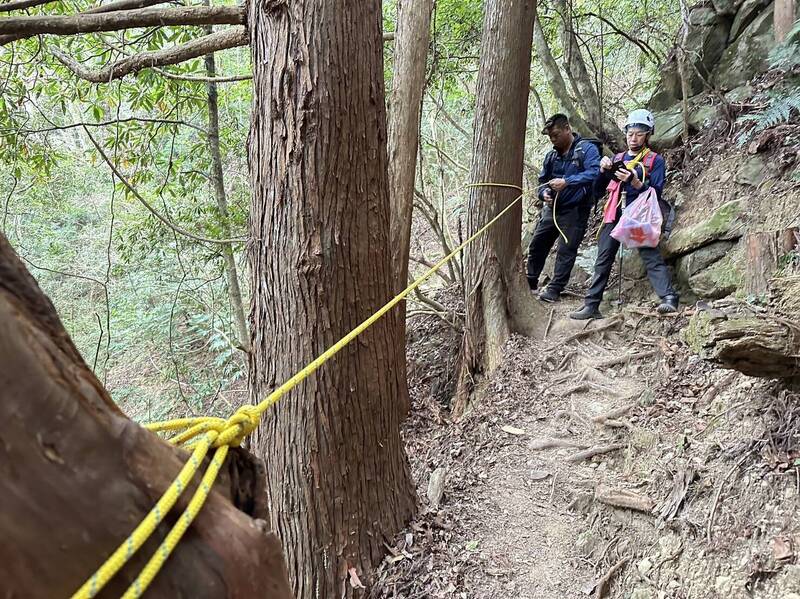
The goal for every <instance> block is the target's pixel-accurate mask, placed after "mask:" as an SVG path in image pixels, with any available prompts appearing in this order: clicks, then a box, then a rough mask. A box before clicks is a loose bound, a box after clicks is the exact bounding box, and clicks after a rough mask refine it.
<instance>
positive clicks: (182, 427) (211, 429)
mask: <svg viewBox="0 0 800 599" xmlns="http://www.w3.org/2000/svg"><path fill="white" fill-rule="evenodd" d="M467 187H503V188H510V189H516V190H518V191H519V192H520V194H519V195H518V196H517V197H516V199H514V201H513V202H511V203H510V204H508V206H506V207H505V208H503V210H501V211H500V212H499V213H498V214H497V215H496V216H495V217H494V218H492V219H491V220H490V221H489V222H488V223H486V224H485V225H484V226H483V227H481V228H480V229H479V230H478V231H476V232H475V233H474V234H473V235H471V236H470V237H469V238H468V239H467V240H466V241H464V242H463V243H461V245H459V246H458V247H457V248H455V249H454V250H453V251H452V252H450V253H449V254H448V255H447V256H445V257H444V258H442V259H441V260H439V262H437V263H436V264H435V265H434V266H432V267H431V268H429V269H428V270H427V271H426V272H425V274H423V275H422V276H421V277H419V278H418V279H417V280H416V281H414V282H413V283H411V284H410V285H409V286H408V287H406V288H405V289H404V290H403V291H401V292H400V293H398V294H397V295H396V296H395V297H394V298H392V299H391V300H390V301H389V302H387V303H386V304H385V305H384V306H383V307H382V308H380V309H379V310H378V311H377V312H375V313H374V314H373V315H372V316H370V317H369V318H367V319H366V320H365V321H364V322H362V323H361V324H360V325H358V326H357V327H356V328H354V329H353V330H352V331H350V332H349V333H348V334H347V335H345V336H344V337H342V338H341V339H340V340H339V341H337V342H336V343H335V344H334V345H333V346H331V347H330V348H329V349H327V350H326V351H325V352H323V353H322V354H320V355H319V356H318V357H317V358H316V359H314V360H313V361H312V362H311V363H309V364H308V365H307V366H306V367H305V368H303V369H302V370H300V371H299V372H297V373H296V374H295V375H294V376H292V377H291V378H290V379H289V380H287V381H286V382H285V383H283V384H282V385H281V386H280V387H278V388H277V389H275V390H274V391H273V392H272V393H270V394H269V396H267V398H266V399H265V400H264V401H262V402H261V403H259V404H257V405H255V406H253V405H246V406H242V407H241V408H239V409H238V410H236V412H235V413H234V414H233V416H231V417H230V418H228V419H227V420H225V419H223V418H215V417H210V416H201V417H197V418H181V419H176V420H168V421H164V422H155V423H152V424H148V425H145V426H146V428H147V429H148V430H150V431H153V432H166V433H175V435H174V436H173V437H171V438H170V439H169V442H170V443H172V444H173V445H184V446H190V447H191V449H192V455H191V456H190V457H189V461H188V462H186V464H185V465H184V466H183V468H182V469H181V471H180V473H179V474H178V476H177V477H176V478H175V480H173V481H172V484H170V486H169V487H168V488H167V490H166V491H165V492H164V494H163V495H162V496H161V499H159V500H158V502H157V503H156V505H155V507H154V508H153V509H152V510H151V511H150V513H149V514H147V516H145V518H144V520H142V522H141V523H140V524H139V526H137V527H136V529H135V530H134V531H133V532H132V533H131V534H130V536H129V537H128V538H127V539H126V540H125V541H123V543H122V544H121V545H120V546H119V547H118V548H117V550H116V551H114V553H113V554H111V557H109V558H108V559H107V560H106V562H105V563H104V564H103V565H102V566H100V568H99V569H98V570H97V571H96V572H95V573H94V574H93V575H92V576H91V577H90V578H89V580H87V581H86V582H85V583H84V584H83V586H82V587H81V588H80V589H78V590H77V591H76V592H75V594H73V595H72V599H90V598H92V597H95V596H96V595H97V594H98V593H99V592H100V590H101V589H102V588H103V587H104V586H105V585H106V583H108V581H109V580H111V578H112V577H113V576H114V575H115V574H116V573H117V572H118V571H119V570H120V569H121V568H122V567H123V566H124V565H125V564H126V563H127V562H128V560H130V558H131V557H132V556H133V554H134V553H135V552H136V551H137V550H138V549H139V548H140V547H141V546H142V545H143V544H144V543H145V542H146V541H147V540H148V539H149V538H150V535H151V534H152V533H153V531H155V529H156V528H157V527H158V525H159V524H160V523H161V522H162V520H163V519H164V517H165V516H166V515H167V514H168V513H169V511H170V510H171V509H172V507H173V506H174V505H175V503H176V502H177V500H178V498H179V497H180V496H181V494H182V493H183V491H184V490H185V489H186V487H188V486H189V485H190V484H191V482H192V480H193V479H194V476H195V474H197V472H198V471H199V470H200V465H201V463H202V461H203V460H204V459H205V457H206V456H207V455H208V452H209V450H210V449H211V448H214V449H215V450H216V451H215V452H214V457H213V458H212V460H211V462H210V464H209V465H208V468H207V469H206V471H205V474H204V475H203V478H202V480H201V482H200V486H199V487H198V489H197V491H195V493H194V495H193V496H192V499H191V500H190V501H189V505H188V506H187V507H186V509H185V510H184V512H183V514H181V516H180V518H179V519H178V521H177V523H176V524H175V525H174V526H173V528H172V529H171V530H170V532H169V534H168V535H167V537H166V538H165V539H164V541H163V542H162V543H161V545H160V546H159V548H158V549H157V550H156V552H155V553H154V554H153V556H152V557H151V558H150V561H148V562H147V565H146V566H145V567H144V569H143V570H142V572H141V573H140V574H139V576H138V577H137V578H136V580H135V581H134V582H133V584H132V585H131V586H130V587H129V588H128V590H127V591H126V592H125V594H124V595H123V599H135V598H138V597H141V595H142V593H144V591H145V590H146V589H147V587H148V586H149V585H150V583H151V582H152V581H153V579H154V578H155V577H156V575H157V574H158V572H159V571H160V570H161V568H162V567H163V565H164V563H165V562H166V561H167V558H168V557H169V556H170V554H171V553H172V552H173V551H174V550H175V547H177V545H178V542H179V541H180V539H181V537H182V536H183V534H184V533H185V532H186V530H187V529H188V528H189V526H191V524H192V522H193V521H194V519H195V518H196V517H197V514H198V513H199V512H200V509H201V508H202V507H203V504H204V503H205V501H206V499H207V498H208V495H209V494H210V493H211V487H212V486H213V484H214V481H215V480H216V478H217V474H218V473H219V470H220V468H221V467H222V464H223V462H224V460H225V456H226V455H227V453H228V449H229V448H230V447H238V446H239V444H240V443H241V442H242V441H243V440H244V438H245V437H247V436H248V435H249V434H250V433H252V432H253V431H254V430H255V429H256V428H257V427H258V424H259V422H260V420H261V416H262V414H264V412H266V411H267V410H268V409H269V408H270V407H271V406H273V405H275V404H276V403H277V402H278V401H279V400H280V399H281V398H282V397H283V396H284V395H286V394H287V393H288V392H289V391H291V390H292V389H293V388H294V387H296V386H297V385H299V384H300V383H301V382H302V381H303V380H305V379H306V378H308V377H309V376H310V375H312V374H313V373H314V372H316V371H317V370H318V369H319V368H320V366H322V365H323V364H324V363H325V362H327V361H328V360H330V359H331V358H332V357H333V356H335V355H336V354H337V353H339V352H340V351H341V350H342V349H343V348H344V347H346V346H347V345H348V344H349V343H350V342H351V341H353V340H354V339H355V338H356V337H358V336H359V335H360V334H361V333H363V332H364V331H365V330H367V329H368V328H369V327H370V326H372V325H373V324H374V323H375V322H376V321H377V320H378V319H380V318H381V317H382V316H384V315H385V314H386V313H387V312H389V310H391V309H392V308H394V307H395V306H396V305H397V304H399V303H400V302H401V301H403V299H405V298H406V296H408V294H409V293H411V292H412V291H414V290H415V289H417V288H418V287H419V286H420V285H422V283H424V282H425V281H427V280H428V279H429V278H430V277H431V276H433V275H434V274H435V273H436V271H438V270H439V269H440V268H442V266H444V265H445V264H447V263H448V262H449V261H450V260H452V259H453V258H454V257H455V256H456V255H457V254H458V253H459V252H461V250H463V249H464V248H465V247H466V246H468V245H469V244H470V243H472V242H473V241H474V240H475V239H476V238H477V237H479V236H480V235H481V234H482V233H484V232H485V231H486V230H487V229H489V228H490V227H491V226H492V225H494V224H495V223H496V222H497V221H498V220H500V219H501V218H502V217H503V216H504V215H505V214H506V213H507V212H508V211H509V210H511V208H512V207H513V206H515V205H516V204H517V202H519V201H520V200H521V199H522V198H523V197H524V195H525V193H524V191H523V189H522V188H521V187H519V186H518V185H512V184H509V183H472V184H470V185H467ZM540 187H543V186H540Z"/></svg>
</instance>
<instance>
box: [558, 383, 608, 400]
mask: <svg viewBox="0 0 800 599" xmlns="http://www.w3.org/2000/svg"><path fill="white" fill-rule="evenodd" d="M592 390H593V391H597V392H598V393H601V394H604V395H610V396H611V397H619V393H617V392H616V391H614V390H613V389H611V388H610V387H604V386H603V385H600V384H598V383H591V382H588V381H584V382H582V383H578V384H577V385H573V386H572V387H570V388H569V389H566V390H565V391H564V392H563V395H564V396H565V397H568V396H570V395H573V394H575V393H582V392H585V391H592Z"/></svg>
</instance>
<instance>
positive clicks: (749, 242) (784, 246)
mask: <svg viewBox="0 0 800 599" xmlns="http://www.w3.org/2000/svg"><path fill="white" fill-rule="evenodd" d="M796 233H797V228H796V227H795V228H790V229H785V230H783V231H757V232H754V233H748V234H747V235H745V237H744V248H745V252H746V253H747V262H746V265H745V275H744V290H745V293H747V294H748V295H755V296H762V295H764V294H766V293H767V292H768V291H769V282H770V279H771V278H772V277H773V276H774V275H775V271H776V270H777V269H778V264H779V261H780V259H781V258H782V257H783V256H785V255H786V254H787V253H789V252H791V251H792V250H793V249H794V242H795V234H796Z"/></svg>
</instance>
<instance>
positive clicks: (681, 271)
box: [675, 241, 736, 286]
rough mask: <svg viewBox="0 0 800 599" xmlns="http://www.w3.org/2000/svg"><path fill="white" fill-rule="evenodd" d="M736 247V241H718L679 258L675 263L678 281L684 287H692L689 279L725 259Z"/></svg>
mask: <svg viewBox="0 0 800 599" xmlns="http://www.w3.org/2000/svg"><path fill="white" fill-rule="evenodd" d="M735 246H736V242H735V241H717V242H715V243H712V244H711V245H707V246H705V247H702V248H700V249H699V250H697V251H695V252H692V253H691V254H686V255H685V256H682V257H680V258H678V261H677V262H676V263H675V274H676V277H677V279H678V281H679V282H680V283H681V284H683V285H686V286H690V283H689V279H691V278H692V277H693V276H694V275H696V274H698V273H699V272H701V271H703V270H704V269H706V268H708V267H709V266H711V265H712V264H714V263H715V262H717V261H718V260H720V259H722V258H724V257H725V256H726V255H727V254H728V253H729V252H730V251H731V250H732V249H733V248H734V247H735Z"/></svg>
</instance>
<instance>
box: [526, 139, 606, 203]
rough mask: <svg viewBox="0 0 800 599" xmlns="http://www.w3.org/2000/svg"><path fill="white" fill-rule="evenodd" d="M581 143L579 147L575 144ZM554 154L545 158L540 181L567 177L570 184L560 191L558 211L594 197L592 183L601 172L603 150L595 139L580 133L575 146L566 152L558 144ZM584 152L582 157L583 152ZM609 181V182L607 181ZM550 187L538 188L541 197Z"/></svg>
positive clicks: (553, 151)
mask: <svg viewBox="0 0 800 599" xmlns="http://www.w3.org/2000/svg"><path fill="white" fill-rule="evenodd" d="M579 144H580V151H578V152H576V148H577V147H578V145H579ZM551 152H552V156H550V155H548V157H547V158H545V161H544V165H543V166H542V172H541V173H539V185H540V186H541V185H544V184H545V183H547V182H548V181H550V180H551V179H562V178H563V179H564V180H566V182H567V187H566V188H565V189H564V190H563V191H562V192H561V193H560V194H558V202H557V204H556V212H562V211H564V210H567V209H571V208H574V207H575V206H577V205H579V204H581V203H583V202H589V201H590V200H591V199H592V197H593V196H592V185H593V184H594V183H595V181H597V179H598V176H599V175H600V151H599V150H598V149H597V146H595V145H594V144H593V143H591V142H589V141H586V140H583V138H582V137H581V136H580V135H575V140H574V141H573V142H572V147H570V149H569V150H568V151H567V153H566V154H562V155H559V153H558V150H556V149H555V148H554V149H553V150H551ZM581 154H582V155H583V160H581V159H580V155H581ZM607 184H608V183H606V185H607ZM546 189H550V188H549V187H540V188H539V199H541V200H544V192H545V190H546ZM550 195H551V196H552V197H553V198H555V197H556V193H555V192H554V191H553V190H550Z"/></svg>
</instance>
